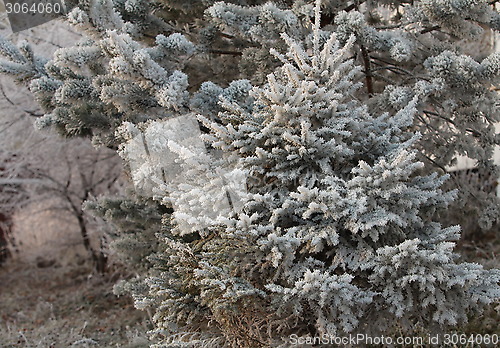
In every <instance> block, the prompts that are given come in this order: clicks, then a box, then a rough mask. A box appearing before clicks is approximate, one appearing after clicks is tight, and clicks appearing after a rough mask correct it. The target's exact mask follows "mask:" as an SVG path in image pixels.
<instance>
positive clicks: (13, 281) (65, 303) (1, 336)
mask: <svg viewBox="0 0 500 348" xmlns="http://www.w3.org/2000/svg"><path fill="white" fill-rule="evenodd" d="M89 274H91V273H90V268H88V267H87V266H85V265H83V266H79V267H78V268H76V267H66V268H54V267H51V268H36V267H33V266H29V265H27V264H10V265H6V266H4V267H2V268H0V303H1V306H0V308H1V312H0V347H1V348H21V347H22V348H35V347H36V348H60V347H127V348H132V347H135V348H139V347H148V346H149V345H148V341H147V339H146V338H145V337H147V335H146V332H147V330H148V329H150V327H148V320H147V318H146V316H145V314H144V313H143V312H140V311H138V310H136V309H135V308H134V307H133V304H132V301H131V300H130V299H128V298H117V297H116V296H115V295H114V294H113V293H112V287H113V284H114V283H115V282H116V280H117V277H118V274H116V273H115V274H114V275H105V276H99V275H89Z"/></svg>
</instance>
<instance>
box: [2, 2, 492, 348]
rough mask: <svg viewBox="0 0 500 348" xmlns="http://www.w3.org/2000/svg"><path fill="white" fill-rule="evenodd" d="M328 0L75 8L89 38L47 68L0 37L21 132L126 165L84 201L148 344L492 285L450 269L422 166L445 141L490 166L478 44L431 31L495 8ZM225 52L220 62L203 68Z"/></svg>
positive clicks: (414, 307)
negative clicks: (35, 127)
mask: <svg viewBox="0 0 500 348" xmlns="http://www.w3.org/2000/svg"><path fill="white" fill-rule="evenodd" d="M188 3H193V6H189V5H188ZM347 3H348V5H346V2H344V1H342V2H338V1H324V2H323V3H321V1H316V2H315V3H311V2H310V1H282V2H279V3H272V2H267V3H264V2H260V1H232V2H214V1H201V2H185V1H184V2H182V1H166V2H163V3H162V5H163V7H162V8H160V9H159V10H158V11H157V12H156V14H155V15H152V14H151V13H150V11H149V9H151V8H153V7H154V6H153V4H152V3H151V4H150V3H148V2H147V1H127V2H125V3H123V2H120V1H117V2H112V1H111V0H109V1H105V0H103V1H98V2H96V4H98V5H99V6H100V7H99V11H97V10H96V8H94V7H92V6H90V7H89V6H88V3H87V2H82V3H81V4H78V6H77V7H75V9H74V10H73V11H72V12H71V13H70V14H69V15H68V19H69V20H70V22H72V23H74V24H76V25H78V26H81V27H82V28H84V29H85V30H87V32H88V34H89V35H90V36H89V38H88V39H87V40H86V41H84V42H82V43H79V44H78V45H76V46H75V47H71V48H67V49H61V50H60V51H58V52H57V53H56V56H55V57H54V58H53V59H52V60H50V61H48V62H43V64H42V61H41V60H39V59H36V58H34V57H32V56H31V55H30V54H28V53H29V51H28V50H27V48H26V46H22V47H21V48H16V47H14V46H12V45H10V44H9V43H8V42H7V41H2V42H0V45H1V46H0V48H1V51H0V52H3V53H2V54H3V55H4V56H5V57H6V58H7V60H6V61H2V63H1V64H0V67H1V69H2V71H4V72H7V73H9V74H11V75H12V76H14V77H16V78H17V79H18V80H19V81H28V82H29V84H30V88H31V89H32V91H33V92H34V94H35V95H36V96H37V97H38V99H39V101H40V102H41V104H42V105H43V106H44V108H45V110H46V112H47V115H46V116H44V118H42V119H41V120H39V122H38V123H39V124H40V125H50V124H52V125H56V126H57V127H58V128H59V130H60V131H62V132H63V134H66V135H68V134H69V135H92V136H93V138H94V141H95V142H96V143H98V144H106V145H107V146H110V147H113V148H117V149H119V153H120V154H121V155H122V156H123V157H124V158H125V159H126V160H129V161H130V163H129V166H130V168H129V169H130V172H131V177H132V178H133V181H134V184H135V185H136V187H137V188H141V190H138V194H139V195H142V196H146V197H139V198H138V197H133V196H131V197H128V198H124V199H122V200H120V199H103V200H101V201H100V202H93V203H88V205H87V207H88V208H90V209H93V210H95V211H96V212H97V213H98V214H99V215H101V216H103V217H104V218H106V219H107V220H108V221H110V223H112V224H113V225H114V226H115V227H116V229H117V234H118V235H120V234H121V235H122V238H123V239H121V241H119V242H117V243H115V245H116V247H117V248H118V249H121V250H122V252H123V253H124V254H125V260H127V261H128V262H129V263H130V265H131V267H134V265H135V267H137V270H138V278H137V280H136V281H133V282H129V283H128V284H125V283H122V284H121V285H122V286H121V287H120V288H121V289H122V290H125V291H129V292H131V293H132V295H133V296H134V298H135V300H136V306H137V307H138V308H141V309H150V310H153V311H154V316H153V320H154V322H155V330H153V337H155V340H156V341H155V342H156V343H155V344H153V347H178V346H193V347H200V346H207V347H209V346H210V347H221V346H234V347H258V346H263V347H267V346H280V345H281V346H283V347H285V346H287V344H288V343H289V342H288V337H290V335H291V334H296V335H298V336H304V337H306V336H319V335H324V334H326V335H332V336H334V335H343V334H346V333H353V332H364V333H366V332H384V330H387V329H388V328H390V327H393V326H394V325H396V324H405V323H406V324H408V323H410V324H416V323H420V324H423V325H428V326H432V325H439V326H441V327H446V326H450V325H451V326H455V325H457V324H462V323H464V322H466V321H467V316H468V314H469V313H470V312H474V311H481V310H482V309H483V308H484V306H485V305H490V304H492V303H493V302H494V301H496V300H498V299H499V298H500V287H499V282H500V271H499V270H485V269H483V268H482V267H481V266H480V265H477V264H471V263H459V262H457V260H456V259H457V255H456V254H455V253H454V252H453V248H454V245H455V242H456V241H457V240H458V238H459V237H460V227H459V226H456V225H451V226H446V225H443V224H441V223H440V222H438V220H437V218H436V217H437V214H438V213H439V211H440V210H443V209H449V207H450V204H452V202H453V200H454V199H456V197H457V194H458V193H457V192H456V191H449V192H448V191H444V190H443V189H442V188H441V186H442V184H443V182H444V181H445V180H446V179H447V176H446V175H441V174H438V173H436V172H434V169H436V167H443V166H445V165H449V164H450V163H452V161H453V159H454V158H455V157H456V155H457V154H460V153H464V152H465V153H467V154H468V155H470V156H472V157H474V158H477V159H478V160H479V161H482V162H484V163H486V164H488V163H489V164H491V163H490V162H491V153H492V152H491V150H492V148H493V146H494V145H495V144H496V143H497V142H498V139H497V138H498V137H497V135H495V134H494V130H493V123H494V122H496V121H498V110H496V109H495V103H498V95H497V94H496V93H495V92H494V91H492V90H490V86H491V84H492V83H495V81H498V75H499V72H500V68H499V66H500V65H499V64H500V63H499V59H498V54H492V55H489V56H488V57H487V58H484V59H482V60H481V61H478V60H479V59H478V58H473V57H470V56H468V55H465V52H458V49H457V50H455V51H452V49H453V48H454V47H455V48H456V47H460V46H454V44H456V43H457V42H459V38H453V39H448V38H445V37H443V35H444V36H446V34H447V33H446V30H450V28H451V29H453V30H454V31H455V32H454V34H455V35H457V36H460V38H461V39H463V36H466V35H469V34H470V33H472V34H474V33H475V30H476V31H479V29H478V27H479V25H478V24H481V25H483V26H489V27H490V28H491V29H492V30H498V29H499V28H498V22H499V18H500V16H499V14H498V12H497V11H495V10H494V9H492V8H491V7H489V6H488V4H487V2H485V1H456V0H440V1H415V2H411V4H410V3H407V2H404V1H367V2H365V1H354V2H352V4H351V2H347ZM384 9H385V10H386V12H387V11H388V9H392V11H389V13H390V15H387V13H386V15H385V17H384V16H383V15H382V12H383V11H382V10H384ZM135 12H137V13H139V14H140V16H138V17H134V16H133V14H134V13H135ZM201 13H204V14H205V16H202V15H201ZM376 14H377V15H378V16H376V18H375V17H373V16H375V15H376ZM194 15H197V16H198V17H197V22H196V23H191V25H189V24H187V23H188V18H190V16H191V17H192V16H194ZM161 17H163V18H161ZM172 18H176V19H177V22H173V21H171V20H172ZM389 24H390V25H389ZM175 25H177V31H178V32H172V33H169V34H163V33H162V32H169V31H175V29H176V27H175ZM481 28H482V27H481ZM434 31H436V35H434ZM180 32H182V34H183V35H182V34H181V33H180ZM152 33H153V34H152ZM152 37H153V38H154V40H153V39H152ZM431 43H432V44H436V46H435V47H434V48H431V47H430V44H431ZM438 43H439V44H438ZM228 45H229V46H231V45H232V47H231V49H228V47H227V46H228ZM422 45H423V46H422ZM424 46H425V49H423V47H424ZM233 49H241V51H233ZM207 54H212V55H217V56H216V57H214V58H213V62H209V61H205V60H204V59H205V58H206V55H207ZM225 55H228V56H230V59H229V60H224V59H225V58H224V59H223V58H222V56H225ZM475 59H478V60H475ZM224 62H225V63H228V62H229V63H231V62H233V63H234V62H236V63H239V71H238V73H233V72H234V70H233V69H234V67H229V66H228V68H227V69H228V70H227V71H228V72H227V73H226V74H225V75H224V74H223V76H219V75H214V76H212V77H213V78H206V79H205V78H204V73H206V71H205V72H204V71H203V70H204V69H206V70H207V71H208V72H209V73H210V72H215V71H217V67H216V65H217V64H223V63H224ZM376 62H383V63H384V65H383V67H381V68H379V69H378V68H376V64H375V63H376ZM204 64H205V65H204ZM257 65H258V66H259V67H258V68H257V67H256V66H257ZM252 69H254V70H253V71H254V73H253V74H252V75H250V74H248V71H249V70H252ZM196 71H198V72H196ZM191 76H193V78H194V80H195V82H192V81H190V77H191ZM204 79H205V81H200V80H204ZM210 80H212V81H210ZM214 81H215V82H214ZM224 86H225V87H224ZM458 93H460V97H458V96H457V94H458ZM473 116H474V117H473ZM186 117H188V118H189V120H190V121H189V122H188V121H186V122H185V124H184V126H185V128H184V129H180V132H179V133H182V132H186V129H189V127H192V126H193V124H194V125H196V124H197V123H198V124H199V125H200V126H201V127H200V128H201V131H200V132H198V131H196V132H194V133H192V134H191V136H193V134H195V137H196V139H198V140H197V141H199V140H203V141H204V142H205V147H203V146H202V147H200V146H199V144H200V143H198V142H196V141H195V143H193V142H187V141H186V138H183V137H181V136H179V134H174V133H172V135H169V134H170V133H168V132H171V130H169V131H166V129H167V128H168V127H167V126H165V125H166V122H172V120H174V121H173V122H179V120H185V119H186ZM175 120H177V121H175ZM196 121H197V122H196ZM181 127H182V125H181ZM431 130H433V131H434V132H433V133H432V132H431ZM469 130H470V132H469ZM438 131H439V132H441V131H442V132H443V133H442V134H440V133H438ZM198 134H199V136H198ZM446 137H447V138H446ZM443 139H445V140H446V141H445V142H443ZM172 158H173V159H174V160H172ZM433 166H434V167H433ZM179 173H182V178H181V179H182V180H180V182H179V178H178V177H177V178H176V185H177V186H175V185H172V177H169V175H170V176H172V175H173V174H177V175H179ZM200 173H203V175H200ZM242 178H243V179H242ZM242 180H243V182H244V184H243V185H241V181H242ZM144 181H147V182H148V189H147V190H144ZM235 182H239V185H238V184H236V185H234V183H235ZM214 187H215V188H218V190H215V191H214ZM218 200H219V201H220V200H227V202H229V205H226V207H229V208H230V209H219V208H218V207H220V205H217V204H216V203H217V201H218ZM495 204H498V202H496V201H495V200H492V206H494V205H495ZM172 207H173V212H172ZM200 207H202V208H203V209H205V211H206V209H209V208H210V207H211V208H212V211H210V212H209V213H207V214H204V213H203V211H204V210H203V209H201V210H200ZM162 215H163V216H162ZM148 216H150V218H148ZM160 216H162V218H160ZM127 221H133V224H130V223H127ZM134 234H136V236H135V237H134ZM139 247H140V248H139ZM137 248H139V249H140V250H139V251H137V250H136V249H137ZM138 252H139V253H140V257H137V255H138V254H137V253H138ZM148 253H149V256H146V255H147V254H148ZM127 255H128V256H127ZM145 258H147V259H146V261H145Z"/></svg>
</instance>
